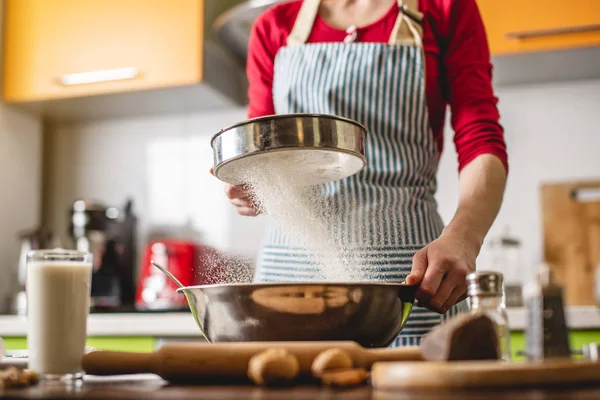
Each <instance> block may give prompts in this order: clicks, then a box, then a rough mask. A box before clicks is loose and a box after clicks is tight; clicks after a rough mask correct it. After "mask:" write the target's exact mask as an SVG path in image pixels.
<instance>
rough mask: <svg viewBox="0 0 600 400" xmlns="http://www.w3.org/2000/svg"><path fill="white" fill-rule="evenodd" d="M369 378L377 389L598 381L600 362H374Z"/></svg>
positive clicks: (521, 385)
mask: <svg viewBox="0 0 600 400" xmlns="http://www.w3.org/2000/svg"><path fill="white" fill-rule="evenodd" d="M371 382H372V384H373V386H374V387H375V388H376V389H380V390H464V389H474V388H489V387H497V388H502V387H527V386H530V387H531V386H535V387H545V386H552V385H561V384H563V385H565V384H598V385H600V363H598V362H591V361H571V360H564V361H551V362H550V361H546V362H543V363H541V362H540V363H507V362H503V361H456V362H427V363H414V362H404V363H393V362H383V363H375V364H374V365H373V368H372V372H371Z"/></svg>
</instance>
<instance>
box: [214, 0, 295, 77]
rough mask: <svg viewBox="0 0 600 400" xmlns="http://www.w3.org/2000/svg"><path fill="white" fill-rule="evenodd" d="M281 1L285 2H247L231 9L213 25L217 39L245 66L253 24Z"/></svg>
mask: <svg viewBox="0 0 600 400" xmlns="http://www.w3.org/2000/svg"><path fill="white" fill-rule="evenodd" d="M281 1H285V0H247V1H244V2H243V3H241V4H238V5H236V6H235V7H233V8H231V9H229V10H228V11H226V12H225V13H223V14H221V15H220V16H219V17H218V18H217V19H216V20H215V22H214V23H213V26H212V28H213V33H214V35H215V39H216V40H217V42H218V43H220V44H221V45H222V46H224V47H225V48H227V50H228V51H229V52H230V53H231V54H232V55H233V56H234V57H235V59H236V60H237V61H238V62H239V63H240V64H242V65H244V64H245V63H246V59H247V58H248V39H249V38H250V29H251V28H252V24H253V23H254V21H255V20H256V19H257V18H258V16H259V15H260V14H261V13H262V12H263V11H265V10H266V9H268V8H269V7H271V6H273V5H274V4H276V3H279V2H281Z"/></svg>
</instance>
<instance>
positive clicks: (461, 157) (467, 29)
mask: <svg viewBox="0 0 600 400" xmlns="http://www.w3.org/2000/svg"><path fill="white" fill-rule="evenodd" d="M301 4H302V1H301V0H295V1H291V2H287V3H282V4H278V5H276V6H274V7H272V8H270V9H269V10H267V11H266V12H264V13H263V14H262V15H261V16H260V17H259V18H258V19H257V20H256V22H255V23H254V25H253V27H252V32H251V36H250V42H249V50H248V64H247V74H248V80H249V84H250V86H249V98H250V104H249V108H248V114H249V117H250V118H254V117H259V116H264V115H272V114H274V113H275V110H274V106H273V92H272V85H273V65H274V60H275V55H276V54H277V52H278V51H279V49H280V48H281V47H282V46H285V44H286V39H287V36H288V35H289V33H290V31H291V30H292V27H293V26H294V22H295V20H296V16H297V15H298V12H299V10H300V6H301ZM419 9H420V11H421V12H422V13H423V14H424V17H425V20H424V26H423V30H424V38H423V43H424V49H425V57H426V59H425V65H426V72H425V73H426V75H425V76H426V82H425V88H426V96H427V106H428V111H429V119H430V124H431V129H432V131H433V134H434V135H435V138H436V141H437V143H438V146H439V149H440V153H441V151H442V150H443V146H444V141H443V140H444V134H443V131H444V120H445V115H446V108H447V106H448V105H450V111H451V125H452V128H453V130H454V132H455V133H454V143H455V146H456V151H457V153H458V163H459V170H460V169H462V168H463V167H464V166H465V165H467V164H468V163H469V162H470V161H471V160H473V159H474V158H475V157H477V156H478V155H481V154H493V155H495V156H497V157H498V158H499V159H500V160H501V161H502V162H503V163H504V166H505V168H506V169H507V170H508V161H507V153H506V143H505V141H504V133H503V129H502V126H501V125H500V124H499V113H498V109H497V106H496V104H497V101H498V99H497V98H496V97H495V95H494V92H493V89H492V65H491V63H490V54H489V49H488V43H487V37H486V33H485V28H484V26H483V22H482V20H481V16H480V14H479V10H478V8H477V4H476V3H475V0H419ZM398 13H399V8H398V6H397V5H396V4H394V6H393V7H391V8H390V10H389V11H388V12H387V13H386V14H385V15H384V16H383V17H382V18H381V19H379V20H378V21H376V22H375V23H373V24H370V25H368V26H365V27H363V28H360V29H358V37H357V41H358V42H382V43H386V42H387V41H388V39H389V37H390V34H391V31H392V27H393V26H394V22H395V21H396V18H397V16H398ZM345 36H346V32H345V31H343V30H340V29H335V28H333V27H331V26H329V25H328V24H327V23H326V22H325V21H324V20H323V19H322V18H321V17H319V16H317V18H316V21H315V24H314V26H313V30H312V33H311V35H310V37H309V38H308V42H309V43H315V42H341V41H343V39H344V37H345Z"/></svg>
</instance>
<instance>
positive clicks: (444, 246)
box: [406, 231, 481, 313]
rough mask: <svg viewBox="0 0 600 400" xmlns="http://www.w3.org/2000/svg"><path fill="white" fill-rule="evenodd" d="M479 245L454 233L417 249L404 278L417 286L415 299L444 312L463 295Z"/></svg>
mask: <svg viewBox="0 0 600 400" xmlns="http://www.w3.org/2000/svg"><path fill="white" fill-rule="evenodd" d="M480 248H481V245H480V244H479V243H478V241H474V240H470V239H468V238H466V237H464V236H463V235H461V234H458V233H456V232H447V231H444V232H443V233H442V234H441V236H440V237H439V238H438V239H436V240H434V241H433V242H431V243H430V244H428V245H427V246H425V247H424V248H422V249H421V250H419V251H418V252H417V253H416V254H415V256H414V257H413V267H412V271H411V273H410V275H409V276H408V277H407V278H406V283H407V284H408V285H419V289H418V290H417V293H416V298H417V300H418V301H419V303H420V304H421V305H423V306H425V307H426V308H428V309H430V310H432V311H435V312H438V313H445V312H446V311H448V310H449V309H450V307H452V306H453V305H455V304H456V303H458V302H460V301H462V300H464V299H465V298H466V296H467V282H466V277H467V275H468V274H470V273H471V272H473V271H475V259H476V258H477V255H478V254H479V250H480Z"/></svg>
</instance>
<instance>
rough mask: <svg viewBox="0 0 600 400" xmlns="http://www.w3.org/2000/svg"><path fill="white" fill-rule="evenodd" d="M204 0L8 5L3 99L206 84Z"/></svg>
mask: <svg viewBox="0 0 600 400" xmlns="http://www.w3.org/2000/svg"><path fill="white" fill-rule="evenodd" d="M203 11H204V1H203V0H6V1H5V11H4V26H5V33H4V99H5V100H6V101H8V102H33V101H41V100H50V99H65V98H75V97H85V96H93V95H98V94H109V93H122V92H131V91H139V90H146V89H158V88H164V87H176V86H184V85H190V84H196V83H200V82H201V81H202V77H203V74H202V72H203V71H202V65H203V64H202V57H203V54H204V52H203V32H204V27H203V26H202V25H203V21H204V19H203Z"/></svg>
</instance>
